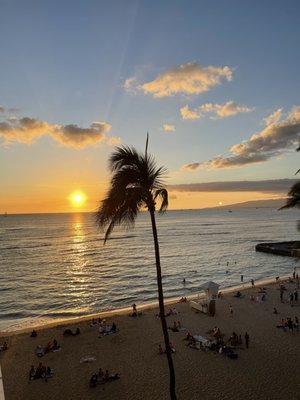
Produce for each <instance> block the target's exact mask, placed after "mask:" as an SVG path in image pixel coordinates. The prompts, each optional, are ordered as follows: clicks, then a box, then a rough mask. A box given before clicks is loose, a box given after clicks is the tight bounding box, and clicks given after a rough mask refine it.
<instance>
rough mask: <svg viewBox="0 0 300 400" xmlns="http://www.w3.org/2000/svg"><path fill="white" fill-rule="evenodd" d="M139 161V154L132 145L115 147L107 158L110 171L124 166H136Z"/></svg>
mask: <svg viewBox="0 0 300 400" xmlns="http://www.w3.org/2000/svg"><path fill="white" fill-rule="evenodd" d="M140 162H141V156H140V154H139V153H138V152H137V151H136V149H135V148H134V147H130V146H121V147H117V148H116V150H115V151H114V152H113V153H112V155H111V157H110V159H109V167H110V170H111V172H114V171H116V170H118V169H121V168H123V167H125V166H132V167H134V166H136V167H138V166H139V164H140Z"/></svg>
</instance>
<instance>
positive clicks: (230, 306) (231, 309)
mask: <svg viewBox="0 0 300 400" xmlns="http://www.w3.org/2000/svg"><path fill="white" fill-rule="evenodd" d="M229 313H230V315H231V316H233V308H232V305H231V304H230V305H229Z"/></svg>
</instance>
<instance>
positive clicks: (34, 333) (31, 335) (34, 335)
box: [30, 329, 37, 337]
mask: <svg viewBox="0 0 300 400" xmlns="http://www.w3.org/2000/svg"><path fill="white" fill-rule="evenodd" d="M30 337H37V331H35V330H34V329H33V331H32V332H31V334H30Z"/></svg>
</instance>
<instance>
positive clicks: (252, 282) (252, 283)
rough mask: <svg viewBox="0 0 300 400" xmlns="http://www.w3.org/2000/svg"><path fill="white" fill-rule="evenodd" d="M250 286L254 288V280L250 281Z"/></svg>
mask: <svg viewBox="0 0 300 400" xmlns="http://www.w3.org/2000/svg"><path fill="white" fill-rule="evenodd" d="M251 285H252V287H254V279H251Z"/></svg>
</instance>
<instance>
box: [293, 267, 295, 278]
mask: <svg viewBox="0 0 300 400" xmlns="http://www.w3.org/2000/svg"><path fill="white" fill-rule="evenodd" d="M295 278H296V271H295V268H294V272H293V279H295Z"/></svg>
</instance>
